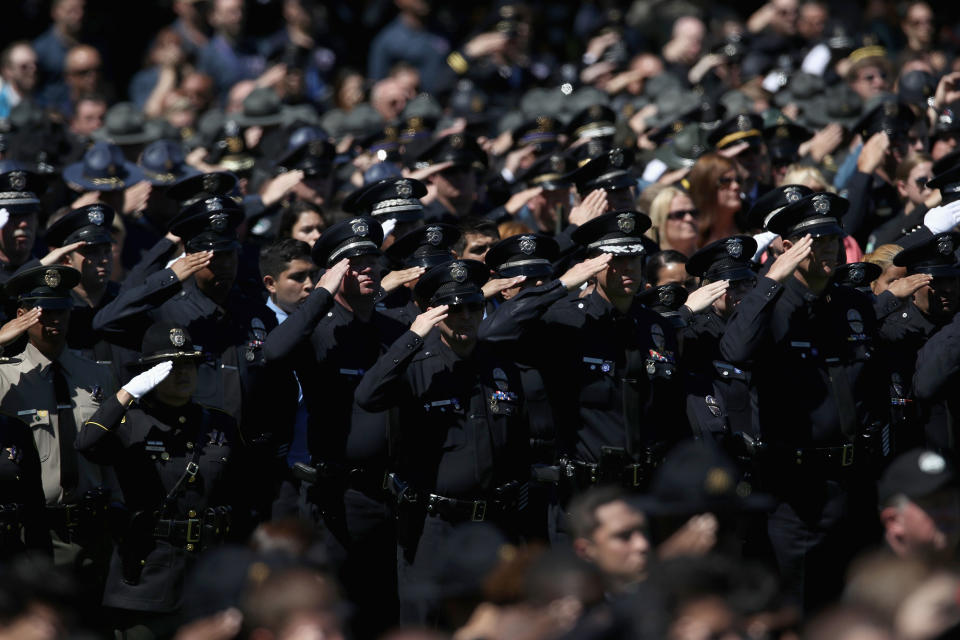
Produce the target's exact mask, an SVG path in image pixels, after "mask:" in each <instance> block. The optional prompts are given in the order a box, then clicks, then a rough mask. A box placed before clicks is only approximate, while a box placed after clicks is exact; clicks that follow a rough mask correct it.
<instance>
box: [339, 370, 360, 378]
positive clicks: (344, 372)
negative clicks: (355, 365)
mask: <svg viewBox="0 0 960 640" xmlns="http://www.w3.org/2000/svg"><path fill="white" fill-rule="evenodd" d="M340 373H341V375H345V376H362V375H363V374H364V373H366V372H365V371H364V370H363V369H340Z"/></svg>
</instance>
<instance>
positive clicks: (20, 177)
mask: <svg viewBox="0 0 960 640" xmlns="http://www.w3.org/2000/svg"><path fill="white" fill-rule="evenodd" d="M10 186H11V187H13V190H14V191H23V190H24V189H25V188H26V187H27V174H26V173H25V172H23V171H11V172H10Z"/></svg>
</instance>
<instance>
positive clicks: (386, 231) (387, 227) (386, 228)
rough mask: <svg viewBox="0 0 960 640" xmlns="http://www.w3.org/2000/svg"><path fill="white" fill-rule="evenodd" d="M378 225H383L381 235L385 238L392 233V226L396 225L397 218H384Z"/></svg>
mask: <svg viewBox="0 0 960 640" xmlns="http://www.w3.org/2000/svg"><path fill="white" fill-rule="evenodd" d="M380 226H381V227H383V237H384V238H386V237H387V236H388V235H390V234H391V233H393V230H394V228H395V227H396V226H397V220H396V219H395V218H391V219H390V220H386V221H384V222H383V223H381V224H380Z"/></svg>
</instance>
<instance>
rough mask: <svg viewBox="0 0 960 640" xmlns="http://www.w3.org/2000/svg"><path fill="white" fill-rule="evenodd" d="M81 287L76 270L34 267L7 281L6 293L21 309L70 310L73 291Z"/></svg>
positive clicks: (61, 267)
mask: <svg viewBox="0 0 960 640" xmlns="http://www.w3.org/2000/svg"><path fill="white" fill-rule="evenodd" d="M78 284H80V272H79V271H77V270H76V269H74V268H72V267H66V266H63V265H53V266H49V267H44V266H40V267H33V268H32V269H26V270H25V271H21V272H19V273H17V274H15V275H14V276H13V277H12V278H10V279H9V280H8V281H7V284H6V285H5V286H4V292H5V293H6V295H7V297H9V298H14V299H16V300H17V302H18V303H19V304H20V305H21V306H32V307H40V308H41V309H70V308H72V307H73V298H72V297H71V296H70V290H71V289H73V288H74V287H75V286H77V285H78Z"/></svg>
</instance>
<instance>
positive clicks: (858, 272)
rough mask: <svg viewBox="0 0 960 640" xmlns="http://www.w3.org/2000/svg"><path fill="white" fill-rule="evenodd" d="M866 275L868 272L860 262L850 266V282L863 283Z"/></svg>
mask: <svg viewBox="0 0 960 640" xmlns="http://www.w3.org/2000/svg"><path fill="white" fill-rule="evenodd" d="M865 276H866V273H865V272H864V271H863V267H862V266H860V265H859V264H855V265H853V266H852V267H850V282H852V283H853V284H863V278H864V277H865Z"/></svg>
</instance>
